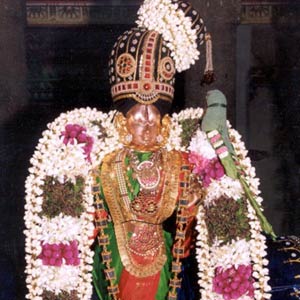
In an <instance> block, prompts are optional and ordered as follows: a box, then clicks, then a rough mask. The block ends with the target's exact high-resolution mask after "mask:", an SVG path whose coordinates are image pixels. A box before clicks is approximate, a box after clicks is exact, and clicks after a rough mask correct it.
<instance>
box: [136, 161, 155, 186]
mask: <svg viewBox="0 0 300 300" xmlns="http://www.w3.org/2000/svg"><path fill="white" fill-rule="evenodd" d="M136 179H137V181H138V182H139V184H140V186H141V188H142V189H144V190H154V189H156V188H157V186H158V184H159V182H160V172H159V169H158V167H156V166H155V165H154V163H153V162H152V161H149V160H146V161H143V162H141V163H140V164H139V165H138V166H137V174H136Z"/></svg>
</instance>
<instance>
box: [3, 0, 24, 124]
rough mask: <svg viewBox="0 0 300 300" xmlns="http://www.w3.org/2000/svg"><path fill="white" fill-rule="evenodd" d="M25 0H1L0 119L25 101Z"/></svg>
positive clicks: (12, 112)
mask: <svg viewBox="0 0 300 300" xmlns="http://www.w3.org/2000/svg"><path fill="white" fill-rule="evenodd" d="M25 20H26V19H25V1H19V0H1V1H0V66H1V69H0V122H1V123H2V122H4V121H6V120H8V119H9V118H10V117H12V115H13V114H14V113H15V112H17V111H18V110H20V109H21V108H22V106H23V105H24V104H25V103H26V92H25V91H26V63H25V43H24V27H25Z"/></svg>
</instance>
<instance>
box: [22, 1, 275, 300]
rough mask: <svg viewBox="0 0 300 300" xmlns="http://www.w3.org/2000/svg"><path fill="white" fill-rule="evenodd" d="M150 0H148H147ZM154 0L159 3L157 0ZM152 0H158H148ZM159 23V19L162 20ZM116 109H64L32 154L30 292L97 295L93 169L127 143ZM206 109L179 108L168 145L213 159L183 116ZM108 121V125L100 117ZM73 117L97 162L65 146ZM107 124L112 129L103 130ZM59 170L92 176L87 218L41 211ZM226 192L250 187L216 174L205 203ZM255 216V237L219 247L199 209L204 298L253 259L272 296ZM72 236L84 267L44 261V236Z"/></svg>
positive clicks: (251, 177) (260, 295)
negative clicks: (218, 275) (218, 279)
mask: <svg viewBox="0 0 300 300" xmlns="http://www.w3.org/2000/svg"><path fill="white" fill-rule="evenodd" d="M146 2H147V1H146ZM153 2H155V3H156V2H157V1H156V0H155V1H153ZM169 2H170V1H168V0H162V1H161V5H162V8H164V7H165V6H166V5H169ZM148 4H149V5H150V2H149V1H148ZM154 22H156V21H154ZM114 114H115V112H114V111H112V112H110V113H108V114H105V113H102V112H99V111H97V110H95V109H90V108H87V109H75V110H73V111H71V112H67V113H64V114H61V115H60V116H59V117H58V118H57V119H56V120H55V121H54V122H52V123H50V124H48V129H47V130H46V131H45V132H44V133H43V137H42V138H41V139H40V141H39V144H38V146H37V148H36V151H35V153H34V155H33V157H32V159H31V161H30V162H31V164H32V166H31V167H30V168H29V176H28V177H27V180H26V183H25V188H26V205H25V217H24V219H25V226H26V230H25V231H24V233H25V235H26V246H25V247H26V249H25V250H26V257H25V260H26V264H27V266H26V273H27V278H26V284H27V287H28V290H29V293H28V294H27V295H26V299H31V300H33V299H34V300H42V297H41V295H42V293H43V290H44V289H46V290H50V291H54V292H55V293H57V294H58V293H59V292H62V291H71V290H77V292H78V296H79V299H84V300H85V299H86V300H88V299H90V298H91V295H92V287H91V281H92V275H91V271H92V262H93V251H92V250H91V249H90V245H91V243H92V242H93V239H91V238H90V237H92V235H93V224H92V220H93V215H92V213H93V212H94V208H93V196H92V193H91V187H92V178H91V176H90V171H91V170H92V169H93V168H95V167H97V166H98V165H99V164H100V162H101V161H102V159H103V157H104V156H105V155H106V154H107V153H110V152H112V151H114V150H116V149H119V148H120V147H121V145H120V143H119V139H118V135H117V133H116V131H115V128H114V126H113V124H112V120H113V116H114ZM202 115H203V110H202V109H193V108H190V109H186V110H183V111H182V112H180V113H179V114H173V115H172V124H171V132H170V138H169V141H168V144H167V149H168V150H171V149H177V150H182V151H194V150H196V149H198V150H197V152H198V153H200V154H201V155H203V156H204V157H205V158H207V159H211V158H213V153H212V152H211V148H210V147H209V145H208V144H207V143H208V141H207V139H205V133H203V132H201V130H198V131H197V132H196V134H195V135H194V137H192V140H191V143H190V146H189V147H183V146H182V145H181V137H180V135H181V133H182V127H181V125H180V122H182V121H184V120H186V119H201V118H202ZM95 121H96V122H97V124H99V123H100V125H101V126H100V127H99V126H98V125H96V124H95ZM67 124H78V125H80V126H83V127H85V128H86V132H85V133H86V134H87V135H89V136H91V137H92V138H93V140H94V143H93V148H92V152H91V154H90V157H91V163H89V162H88V161H87V160H86V156H85V154H84V152H83V149H82V144H78V143H77V144H76V143H74V145H70V144H68V145H65V144H64V143H63V139H62V136H61V135H62V132H63V131H65V126H66V125H67ZM103 130H104V131H105V134H104V132H103ZM229 133H230V139H231V141H232V144H233V146H234V149H235V152H236V153H237V156H238V160H239V162H240V165H241V166H243V170H244V171H245V174H246V175H245V179H246V181H247V182H248V184H249V186H250V189H251V191H252V193H253V194H254V195H256V199H257V202H258V203H261V202H262V198H261V197H258V196H257V195H258V194H259V193H260V191H259V189H258V186H259V181H258V180H257V179H256V178H255V170H254V168H253V167H252V166H251V161H250V159H248V158H247V157H246V155H247V151H246V149H245V146H244V144H243V142H241V137H240V135H239V134H238V133H237V132H236V131H235V130H233V129H230V131H229ZM47 176H52V177H54V178H55V179H57V180H59V181H60V182H62V183H63V182H66V181H67V180H72V181H73V182H74V180H75V177H76V176H82V177H83V178H84V180H85V186H84V195H83V206H84V212H83V213H82V214H81V215H80V217H79V218H74V217H69V216H65V215H63V214H60V215H59V216H56V217H54V218H52V219H48V218H46V217H44V216H41V215H40V213H41V212H42V204H43V200H44V195H43V185H44V182H45V178H46V177H47ZM222 195H225V196H227V197H229V198H233V199H235V200H237V199H239V198H240V197H241V196H242V195H243V190H242V188H241V185H240V183H239V182H238V181H237V180H233V179H231V178H229V177H227V176H223V177H222V178H221V179H220V180H213V181H212V183H211V184H210V186H209V187H208V188H207V195H206V198H205V200H204V203H205V205H208V206H209V205H213V204H214V201H215V200H216V199H217V198H219V197H220V196H222ZM247 208H248V218H249V220H250V222H249V225H250V233H251V240H250V241H246V240H235V241H231V243H230V244H227V245H224V246H221V247H220V246H219V245H218V242H217V241H216V242H215V244H214V245H213V246H212V247H210V246H209V245H208V231H207V227H206V224H205V209H204V206H200V207H199V211H198V214H197V226H196V230H197V231H198V236H197V242H196V258H197V261H198V266H199V271H198V276H199V284H200V286H201V288H202V289H201V299H203V300H223V299H222V296H221V295H219V294H216V293H214V292H212V287H213V278H214V270H215V268H216V267H217V266H222V267H223V268H228V267H229V266H230V265H239V264H249V261H251V262H252V266H253V277H254V278H255V279H256V282H255V299H251V300H261V299H268V298H270V293H269V291H270V286H269V285H268V280H269V276H268V269H267V263H268V261H267V260H266V258H265V257H266V244H265V237H264V236H263V235H262V234H261V226H260V223H259V221H258V219H257V217H256V214H255V212H254V210H253V208H252V206H251V205H250V204H249V203H248V205H247ZM72 240H77V241H78V250H79V253H80V254H79V255H80V264H79V266H67V265H63V266H62V267H60V268H58V267H52V266H44V265H43V264H42V261H41V259H37V258H36V257H37V256H38V255H40V253H41V251H42V246H41V242H48V243H60V242H62V243H67V242H69V241H72ZM238 300H250V298H249V297H248V296H242V297H240V299H238Z"/></svg>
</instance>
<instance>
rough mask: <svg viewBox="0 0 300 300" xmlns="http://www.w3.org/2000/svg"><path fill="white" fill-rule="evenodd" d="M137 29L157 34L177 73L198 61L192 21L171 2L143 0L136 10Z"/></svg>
mask: <svg viewBox="0 0 300 300" xmlns="http://www.w3.org/2000/svg"><path fill="white" fill-rule="evenodd" d="M136 23H137V24H138V26H139V27H145V28H147V29H148V30H155V31H157V32H159V33H160V34H161V35H162V36H163V39H164V40H165V41H166V42H167V47H168V48H169V49H170V50H171V56H172V57H173V59H174V60H175V66H176V70H177V71H178V72H181V71H184V70H187V69H189V67H190V65H192V64H194V63H195V61H196V60H198V58H199V55H200V52H199V51H198V49H197V42H196V41H197V34H196V30H195V29H192V20H191V18H189V17H186V16H185V15H184V12H183V11H182V10H181V9H179V8H178V4H177V3H172V1H171V0H145V1H144V3H143V4H142V6H141V7H140V9H139V10H138V20H137V21H136Z"/></svg>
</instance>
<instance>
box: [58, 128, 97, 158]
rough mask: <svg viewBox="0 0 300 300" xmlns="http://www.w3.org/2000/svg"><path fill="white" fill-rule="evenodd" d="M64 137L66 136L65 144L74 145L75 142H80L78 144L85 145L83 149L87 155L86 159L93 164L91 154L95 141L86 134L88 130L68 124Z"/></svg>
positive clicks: (63, 133)
mask: <svg viewBox="0 0 300 300" xmlns="http://www.w3.org/2000/svg"><path fill="white" fill-rule="evenodd" d="M61 134H62V136H64V140H63V143H64V144H65V145H67V144H69V143H70V144H71V145H73V144H74V140H76V141H77V142H78V144H85V145H84V146H83V147H82V148H83V150H84V154H85V155H86V159H87V160H88V161H89V162H91V156H90V154H91V152H92V148H93V144H94V139H93V138H92V137H91V136H89V135H87V134H86V128H85V127H83V126H80V125H78V124H68V125H66V126H65V131H63V132H62V133H61Z"/></svg>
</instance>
